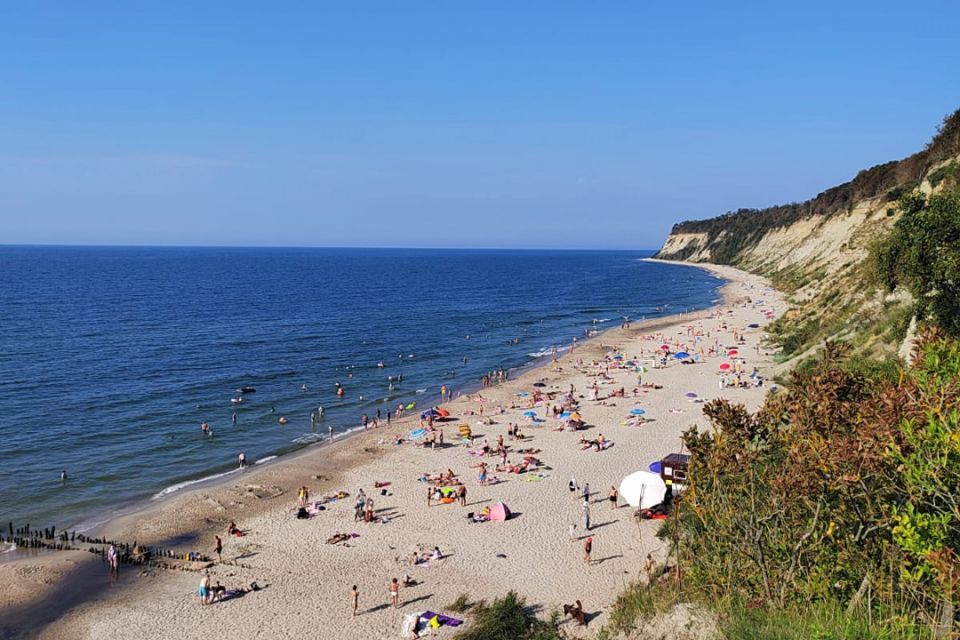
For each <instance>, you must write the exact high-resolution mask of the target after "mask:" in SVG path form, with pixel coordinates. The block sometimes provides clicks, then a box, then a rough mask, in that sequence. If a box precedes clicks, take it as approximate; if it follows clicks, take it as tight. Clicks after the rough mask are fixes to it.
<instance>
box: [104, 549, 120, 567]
mask: <svg viewBox="0 0 960 640" xmlns="http://www.w3.org/2000/svg"><path fill="white" fill-rule="evenodd" d="M107 560H108V561H109V562H110V573H111V574H117V573H120V554H119V553H118V552H117V548H116V547H115V546H114V545H112V544H111V545H110V548H109V549H107Z"/></svg>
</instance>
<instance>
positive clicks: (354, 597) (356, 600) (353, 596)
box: [350, 585, 360, 618]
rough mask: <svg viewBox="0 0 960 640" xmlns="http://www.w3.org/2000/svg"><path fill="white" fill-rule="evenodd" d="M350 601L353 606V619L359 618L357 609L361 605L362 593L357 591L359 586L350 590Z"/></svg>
mask: <svg viewBox="0 0 960 640" xmlns="http://www.w3.org/2000/svg"><path fill="white" fill-rule="evenodd" d="M350 600H351V604H353V617H354V618H356V617H357V607H358V606H359V605H360V592H359V591H358V590H357V585H353V589H351V590H350Z"/></svg>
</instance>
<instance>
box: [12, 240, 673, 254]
mask: <svg viewBox="0 0 960 640" xmlns="http://www.w3.org/2000/svg"><path fill="white" fill-rule="evenodd" d="M14 247H22V248H30V247H33V248H75V249H363V250H381V251H397V250H400V251H653V252H656V251H657V249H650V248H647V249H640V248H627V247H621V248H600V247H457V246H449V247H427V246H411V247H398V246H361V245H293V244H289V245H287V244H277V245H271V244H261V245H255V244H251V245H243V244H236V245H233V244H82V243H80V244H73V243H56V242H54V243H36V242H17V243H0V248H14Z"/></svg>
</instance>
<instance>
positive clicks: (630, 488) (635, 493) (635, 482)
mask: <svg viewBox="0 0 960 640" xmlns="http://www.w3.org/2000/svg"><path fill="white" fill-rule="evenodd" d="M666 495H667V485H665V484H664V483H663V480H662V479H661V478H660V476H659V475H658V474H656V473H651V472H649V471H637V472H636V473H631V474H630V475H628V476H627V477H626V478H624V479H623V480H621V481H620V496H621V497H622V498H623V499H624V500H626V501H627V504H628V505H630V506H631V507H640V508H641V509H649V508H651V507H655V506H657V505H658V504H660V503H661V502H663V498H664V496H666Z"/></svg>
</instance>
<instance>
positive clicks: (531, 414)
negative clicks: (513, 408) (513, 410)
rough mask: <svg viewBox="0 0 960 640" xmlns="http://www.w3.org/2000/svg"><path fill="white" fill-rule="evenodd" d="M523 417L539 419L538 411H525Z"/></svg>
mask: <svg viewBox="0 0 960 640" xmlns="http://www.w3.org/2000/svg"><path fill="white" fill-rule="evenodd" d="M523 415H525V416H527V417H528V418H536V417H537V412H536V411H524V412H523Z"/></svg>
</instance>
